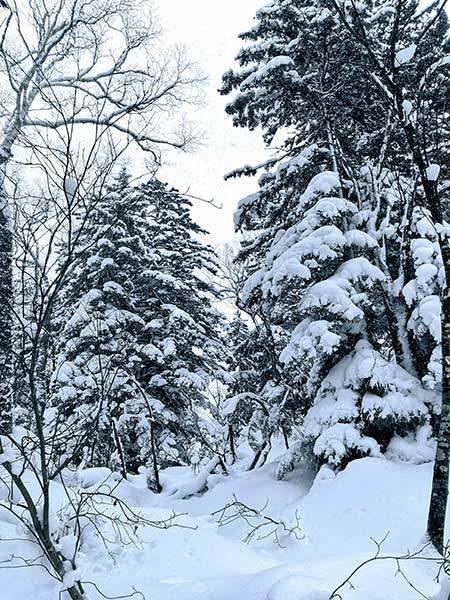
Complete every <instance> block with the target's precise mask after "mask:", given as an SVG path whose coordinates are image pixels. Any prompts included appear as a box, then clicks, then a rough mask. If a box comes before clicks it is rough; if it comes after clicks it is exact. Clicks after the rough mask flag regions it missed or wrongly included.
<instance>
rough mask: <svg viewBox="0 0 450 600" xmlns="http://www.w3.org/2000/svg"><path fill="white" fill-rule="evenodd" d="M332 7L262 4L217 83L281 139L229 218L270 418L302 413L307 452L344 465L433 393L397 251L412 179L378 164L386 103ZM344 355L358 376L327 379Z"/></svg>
mask: <svg viewBox="0 0 450 600" xmlns="http://www.w3.org/2000/svg"><path fill="white" fill-rule="evenodd" d="M329 4H330V3H328V2H324V1H320V0H317V1H313V0H311V1H304V0H290V1H281V0H280V1H278V0H274V1H273V2H272V3H270V4H269V5H268V6H266V7H265V8H263V9H261V10H260V11H258V13H257V25H256V26H255V27H253V28H252V29H251V30H250V31H249V32H247V33H245V34H243V35H242V36H241V37H242V38H243V39H245V40H248V41H249V42H250V44H249V46H247V47H246V48H244V49H243V50H242V51H241V52H240V53H239V55H238V60H239V62H240V65H241V70H240V71H238V72H229V73H227V74H226V75H225V76H224V86H223V93H230V92H231V91H232V90H233V89H237V96H236V97H235V98H234V99H233V100H232V102H231V103H230V104H229V105H228V107H227V112H229V113H230V114H232V115H233V118H234V122H235V124H236V125H239V126H245V127H249V128H250V129H254V128H256V127H257V126H259V127H261V128H262V129H263V132H264V137H265V140H266V142H268V143H270V142H271V141H272V140H273V138H274V137H275V136H278V137H280V136H282V138H281V139H282V142H283V143H282V152H281V153H279V154H278V155H275V156H274V158H272V159H270V160H269V161H268V162H267V163H266V165H264V166H265V168H266V171H267V172H266V173H265V174H263V175H262V176H261V177H260V180H259V191H258V192H257V193H256V194H253V195H252V196H250V197H248V198H246V199H244V200H243V201H241V203H240V205H239V208H238V212H237V216H236V223H237V226H238V228H242V229H244V230H246V231H250V232H255V235H254V239H253V240H252V241H251V242H250V243H249V244H247V245H245V246H243V248H242V256H245V257H246V258H247V259H249V260H250V264H251V265H252V268H251V271H252V272H251V275H250V277H249V279H248V281H247V283H246V285H245V287H244V293H243V300H244V302H245V304H246V306H247V307H248V309H249V310H252V311H254V312H255V313H256V314H258V316H259V317H260V318H261V320H262V321H263V322H264V323H266V324H267V326H268V329H269V330H270V332H271V334H272V339H273V340H274V351H275V353H276V355H277V360H276V362H277V366H276V369H274V370H273V373H274V374H276V378H277V383H278V382H280V383H281V385H282V387H283V392H282V393H281V394H278V399H277V404H278V414H279V416H280V415H282V414H284V415H285V418H287V420H288V421H289V422H297V423H298V424H301V423H302V419H303V417H305V430H304V436H303V437H304V444H305V448H304V451H305V452H307V453H308V454H309V455H311V454H312V455H313V456H315V457H316V459H318V460H319V461H328V462H330V463H332V464H334V465H336V466H342V465H344V464H345V463H346V462H347V461H348V460H350V459H351V458H354V457H357V456H362V455H365V454H376V453H378V452H380V450H386V449H387V447H388V445H389V442H390V440H391V439H392V438H393V436H395V435H396V434H399V435H402V434H405V433H407V432H408V431H416V429H417V428H418V427H420V426H422V425H424V424H426V423H428V422H429V420H430V415H431V414H432V412H433V411H434V409H435V408H436V406H435V405H436V398H435V396H434V394H431V393H429V392H427V391H426V390H424V389H423V388H422V385H421V382H420V381H419V379H417V377H416V370H415V366H414V364H413V361H412V358H411V350H410V348H409V347H408V342H409V341H410V340H409V339H408V336H406V340H407V341H406V342H405V335H404V334H405V332H406V327H407V322H408V318H407V317H408V315H407V312H408V311H410V310H411V307H410V306H407V305H406V302H405V297H404V296H403V295H402V294H401V290H402V287H401V285H400V283H401V278H402V276H403V273H402V272H401V269H400V265H399V261H398V254H399V252H398V251H399V249H400V247H401V244H402V239H401V235H400V228H401V225H402V224H403V226H404V216H405V210H406V211H407V209H408V208H409V207H410V206H411V202H410V195H411V194H412V193H413V191H412V190H413V186H412V185H410V184H409V179H408V178H407V175H409V173H408V172H407V170H403V171H402V170H401V169H397V170H393V169H386V167H385V166H384V156H385V155H384V151H385V146H386V143H387V139H386V125H387V124H388V119H389V111H386V105H385V102H384V98H383V97H382V96H380V94H379V91H378V89H377V84H376V81H374V80H371V79H370V78H369V79H368V78H367V76H366V74H364V77H361V76H360V75H358V72H359V71H360V70H361V69H363V68H364V66H365V60H366V57H365V56H364V55H362V53H361V51H360V49H359V48H358V47H357V43H356V41H355V40H354V39H353V38H352V36H348V35H347V34H346V32H345V28H344V27H343V26H342V24H341V23H340V22H339V19H338V18H336V13H335V11H333V10H330V9H329ZM399 154H401V153H400V152H397V155H399ZM391 165H392V167H394V166H395V164H394V161H391ZM255 172H256V169H252V168H248V167H246V168H244V169H242V170H238V171H236V172H235V175H241V174H253V173H255ZM403 172H405V175H403V174H402V173H403ZM402 177H403V179H402ZM405 183H406V189H405V185H404V184H405ZM408 186H409V187H408ZM405 196H406V197H407V198H406V200H405ZM413 310H414V309H413ZM393 311H394V312H393ZM397 313H402V314H400V318H398V319H396V318H394V319H393V316H394V314H397ZM387 332H388V333H390V334H391V335H387ZM410 337H411V339H414V336H410ZM370 357H371V359H372V363H373V366H374V369H375V372H376V373H377V375H373V377H372V375H371V372H370V370H368V369H367V364H368V361H369V362H370ZM342 361H343V362H342ZM395 361H397V362H398V363H399V365H394V364H392V368H390V369H387V368H383V367H384V366H385V365H390V364H391V363H395ZM337 364H338V365H340V367H339V368H338V367H336V366H335V365H337ZM347 364H351V365H352V368H353V370H354V371H355V372H356V373H357V375H355V376H354V377H349V378H348V379H346V380H345V382H340V384H342V385H341V387H339V386H336V385H335V384H334V383H333V382H334V380H335V378H336V375H335V373H336V371H335V369H337V370H338V371H340V370H342V369H343V368H344V366H345V365H347ZM364 365H365V366H364ZM378 365H380V368H379V369H378ZM400 365H403V367H401V366H400ZM394 367H395V368H394ZM402 368H404V369H406V370H405V371H404V379H405V381H408V382H409V383H408V385H407V386H406V387H405V385H403V384H402V383H401V380H402V377H401V376H400V375H399V374H400V373H403V371H401V369H402ZM398 369H400V371H399V370H398ZM383 373H384V374H385V379H382V374H383ZM380 378H381V379H380ZM341 388H342V389H341ZM413 388H414V390H415V393H414V394H412V393H411V389H413ZM394 398H395V401H394ZM311 450H312V452H311Z"/></svg>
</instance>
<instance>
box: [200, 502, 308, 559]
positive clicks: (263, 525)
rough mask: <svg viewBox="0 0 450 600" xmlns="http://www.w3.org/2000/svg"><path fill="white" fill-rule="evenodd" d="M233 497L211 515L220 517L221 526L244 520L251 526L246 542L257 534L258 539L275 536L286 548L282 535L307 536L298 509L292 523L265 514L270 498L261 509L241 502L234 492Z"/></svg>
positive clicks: (276, 540) (297, 538) (279, 543)
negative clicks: (302, 531) (281, 539)
mask: <svg viewBox="0 0 450 600" xmlns="http://www.w3.org/2000/svg"><path fill="white" fill-rule="evenodd" d="M233 498H234V501H233V502H229V503H228V504H226V505H225V506H224V507H223V508H221V509H220V510H216V511H215V512H213V513H211V515H212V516H213V517H218V519H217V522H218V524H219V526H220V527H223V526H225V525H229V524H230V523H234V522H235V521H238V520H239V519H242V520H244V521H245V522H246V523H247V525H248V526H249V528H250V529H249V531H248V533H247V535H246V536H245V538H244V540H243V541H244V542H245V543H246V544H249V543H250V542H251V540H252V539H253V538H255V536H257V537H256V539H257V540H263V539H266V538H269V537H272V536H273V538H274V540H273V541H274V543H276V544H278V546H280V548H285V546H283V545H282V544H281V541H280V538H282V537H286V538H287V537H289V536H291V535H292V536H294V537H295V539H296V540H298V541H300V540H302V539H304V537H305V536H304V535H303V534H302V533H301V529H300V518H299V516H298V513H297V511H295V523H294V524H293V525H290V524H289V523H287V522H286V521H284V520H283V519H278V520H277V519H274V518H273V517H270V516H268V515H266V514H264V510H265V509H266V508H267V505H268V502H269V501H268V500H267V501H266V503H265V505H264V506H263V507H262V509H261V510H257V509H255V508H251V507H250V506H247V505H246V504H244V503H243V502H240V501H239V500H238V499H237V498H236V496H235V495H234V494H233Z"/></svg>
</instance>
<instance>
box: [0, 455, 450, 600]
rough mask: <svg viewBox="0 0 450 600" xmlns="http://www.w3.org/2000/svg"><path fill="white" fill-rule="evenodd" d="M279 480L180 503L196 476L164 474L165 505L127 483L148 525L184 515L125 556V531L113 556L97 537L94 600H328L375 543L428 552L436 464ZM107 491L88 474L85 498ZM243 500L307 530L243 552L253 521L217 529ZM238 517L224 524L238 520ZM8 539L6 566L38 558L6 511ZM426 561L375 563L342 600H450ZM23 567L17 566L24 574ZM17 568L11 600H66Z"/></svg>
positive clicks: (36, 571)
mask: <svg viewBox="0 0 450 600" xmlns="http://www.w3.org/2000/svg"><path fill="white" fill-rule="evenodd" d="M275 470H276V460H275V459H274V458H272V462H270V463H269V464H267V465H266V466H265V467H263V468H262V469H260V470H258V471H256V472H251V473H248V472H239V471H236V473H235V474H232V475H231V476H229V477H227V478H225V477H222V476H211V477H210V479H209V482H208V483H209V486H210V490H209V491H208V492H206V493H205V494H204V495H202V496H195V497H191V498H189V499H186V500H181V499H177V498H175V495H176V494H174V491H175V490H177V489H178V488H179V487H180V486H181V485H183V484H184V483H186V482H188V481H189V479H191V478H192V477H193V474H192V472H191V471H190V470H189V469H184V468H177V469H169V470H168V471H166V472H164V473H163V477H162V479H163V483H164V489H165V491H164V493H163V494H162V495H159V496H157V495H154V494H152V493H150V492H149V491H147V490H146V489H145V481H144V476H137V477H134V478H132V480H131V481H124V482H121V483H119V484H118V486H117V488H116V490H115V494H116V496H118V497H119V498H121V499H123V500H124V501H126V502H127V503H128V504H129V505H130V506H133V507H134V509H135V510H136V512H139V514H141V515H142V516H143V517H145V518H147V519H151V520H164V519H167V518H170V517H171V516H172V515H173V513H176V514H177V515H178V516H176V517H174V520H173V523H174V524H175V526H174V527H170V528H168V529H156V528H154V527H144V528H142V529H141V530H140V532H139V540H140V543H139V544H137V545H130V546H128V547H125V548H122V547H121V544H120V543H119V540H118V539H117V540H114V532H113V531H111V532H109V538H110V540H111V543H110V544H109V545H108V550H109V552H107V551H106V549H105V548H104V546H103V545H102V544H101V543H100V540H99V539H98V538H96V537H95V536H94V535H92V536H91V538H88V542H87V543H86V544H85V547H84V549H83V552H82V554H81V557H80V559H79V569H80V572H81V576H82V579H83V580H84V581H86V582H88V581H91V582H95V583H96V584H97V586H98V590H96V589H95V587H94V586H92V585H90V584H86V589H87V590H88V592H89V598H92V599H93V600H97V599H100V598H103V597H105V596H106V597H118V596H121V597H122V596H125V595H127V594H130V593H133V592H134V593H135V595H134V596H133V598H145V599H146V600H199V599H204V600H327V599H328V598H329V597H330V593H331V592H332V591H333V590H334V589H335V588H336V587H337V586H338V585H339V584H340V583H341V582H342V581H344V580H345V579H346V577H347V576H348V575H349V574H350V573H351V572H352V570H353V569H354V568H355V567H356V566H357V565H359V564H360V563H361V562H363V561H364V560H367V559H368V558H370V557H372V556H373V555H374V554H375V551H376V545H375V543H374V540H375V541H378V542H380V541H381V540H382V539H384V538H386V539H385V541H384V543H383V544H382V547H381V553H380V556H387V555H402V554H404V553H406V552H408V551H410V552H414V551H415V550H417V549H418V548H420V547H421V538H422V535H423V532H424V530H425V523H426V509H427V501H428V494H429V486H430V479H431V466H430V464H425V465H413V464H407V463H394V462H392V461H388V460H385V459H382V458H365V459H361V460H356V461H354V462H352V463H351V464H350V465H349V466H348V467H347V468H346V469H345V470H344V471H343V472H341V473H340V474H338V475H337V476H334V475H333V473H332V472H331V471H330V470H329V469H323V470H322V471H321V472H320V473H319V475H318V476H317V477H316V479H315V480H313V479H314V478H313V477H312V476H311V474H310V473H308V471H306V470H297V471H294V472H293V473H292V474H291V476H290V478H288V480H286V481H276V479H275ZM100 481H106V483H104V486H105V488H104V489H106V488H107V487H108V486H111V485H117V481H114V476H111V474H110V472H109V471H107V470H105V469H95V470H88V471H85V472H83V474H82V485H83V486H84V487H85V489H86V490H89V489H92V486H94V487H95V486H98V483H99V482H100ZM53 494H54V497H55V502H56V503H57V502H60V503H61V504H63V503H64V498H65V494H64V493H63V492H62V489H61V487H60V486H59V484H55V486H54V488H53ZM234 499H237V500H238V501H239V502H241V503H243V504H245V505H247V506H248V507H249V508H254V509H259V510H261V509H263V510H262V513H263V514H264V515H265V516H267V517H269V518H273V519H274V521H278V522H283V523H285V524H286V527H287V528H288V529H289V528H291V527H292V526H293V524H295V523H297V519H298V523H299V530H296V535H294V534H292V535H287V534H286V532H285V530H284V529H283V528H280V527H279V528H278V540H279V544H277V543H275V542H274V535H269V537H264V538H263V539H258V537H262V536H263V535H264V534H265V533H270V532H271V531H273V530H274V527H272V526H268V527H262V528H260V530H258V533H257V534H256V535H254V536H253V538H252V539H251V540H250V541H249V543H244V541H243V540H244V539H245V538H246V537H247V536H248V534H249V531H250V529H251V526H250V525H249V524H247V523H246V522H245V521H244V520H243V519H236V520H232V519H231V522H229V523H228V524H224V525H220V524H219V523H218V520H219V518H220V512H219V513H216V511H220V509H221V508H223V507H224V506H225V505H226V504H227V503H229V502H233V501H234ZM231 511H232V508H230V509H229V510H228V511H227V513H225V515H228V516H231V514H232V512H231ZM213 513H216V514H213ZM229 520H230V519H229ZM261 522H262V517H261V518H259V517H255V519H253V520H252V523H253V525H255V524H259V523H261ZM275 528H276V525H275ZM258 534H259V535H258ZM0 535H1V538H2V540H1V543H0V560H1V561H8V560H9V559H10V557H11V554H12V552H13V549H14V554H15V555H16V556H19V555H20V556H22V558H27V559H29V558H31V557H32V556H33V555H34V556H37V555H38V551H37V549H34V548H33V546H32V545H31V544H29V543H26V542H18V541H17V538H19V537H21V538H23V535H24V533H23V530H22V529H21V528H20V527H18V526H17V524H15V523H14V522H11V518H10V517H9V516H8V514H7V512H5V513H1V514H0ZM116 535H117V534H116ZM386 536H387V537H386ZM297 538H298V539H297ZM8 539H10V540H13V541H11V542H8V541H7V540H8ZM89 540H90V541H89ZM115 542H116V543H115ZM33 553H34V554H33ZM427 556H431V555H430V553H428V554H427V553H426V552H425V553H423V554H422V555H421V558H420V559H414V560H412V559H410V560H405V561H401V562H400V563H399V565H400V567H401V571H400V572H399V571H398V563H397V562H396V561H395V560H387V559H386V560H385V559H383V560H379V561H376V562H372V563H370V564H368V565H367V566H366V567H364V568H363V569H361V570H360V571H359V572H358V574H357V575H356V576H355V577H354V578H353V579H352V580H351V583H352V586H353V587H352V586H350V585H346V586H344V587H343V588H342V590H341V591H340V597H341V598H342V600H416V599H419V598H424V597H425V598H435V599H438V598H439V600H447V598H448V591H447V594H445V593H444V591H441V592H440V589H441V585H440V584H438V583H437V582H436V581H435V580H434V579H435V577H436V573H437V566H436V563H435V562H434V561H431V560H424V559H425V558H426V557H427ZM21 562H22V563H23V561H22V559H20V558H18V559H16V560H15V562H14V563H13V564H16V565H19V564H21ZM8 564H10V563H2V564H0V567H1V568H0V589H1V590H2V592H1V593H0V597H1V598H2V599H3V598H4V599H5V600H9V599H12V598H14V600H16V599H17V600H18V599H19V598H20V600H53V599H55V600H57V599H58V597H59V590H60V584H59V583H57V582H55V581H52V579H51V578H50V577H49V575H48V574H47V573H46V572H45V571H44V570H43V569H42V568H41V567H37V566H36V567H30V568H26V569H10V568H4V567H6V566H7V565H8ZM407 580H408V581H407ZM414 588H415V589H414ZM138 592H139V593H138ZM102 594H104V596H102ZM336 597H337V598H338V597H339V596H336Z"/></svg>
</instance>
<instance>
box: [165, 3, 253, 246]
mask: <svg viewBox="0 0 450 600" xmlns="http://www.w3.org/2000/svg"><path fill="white" fill-rule="evenodd" d="M155 4H156V6H157V8H158V12H159V17H160V21H161V25H162V27H163V28H164V29H165V31H166V34H165V37H166V39H167V40H168V41H169V42H172V43H173V42H177V43H180V44H182V45H184V46H186V47H187V48H189V50H190V54H191V56H192V58H193V59H195V60H196V61H197V62H198V63H199V64H200V66H201V68H202V70H203V71H204V72H206V73H207V74H208V76H209V83H208V87H207V98H206V101H207V106H206V107H205V108H202V109H199V110H197V111H196V112H195V114H194V115H192V116H193V118H194V119H195V121H196V123H197V124H198V125H199V127H200V128H201V129H203V130H205V131H206V135H207V140H206V142H205V143H206V146H205V147H204V148H202V149H200V150H199V151H197V152H195V153H194V154H191V155H188V156H186V155H180V154H178V153H177V154H176V155H175V156H172V157H171V161H172V162H173V163H175V164H173V166H170V167H166V168H164V169H163V171H162V174H161V178H163V179H165V180H167V181H168V183H170V184H171V185H174V186H176V187H177V188H179V189H180V190H181V191H186V190H187V189H188V188H190V193H191V194H194V195H197V196H200V197H202V198H214V199H215V201H216V202H217V203H218V204H223V208H222V210H220V211H219V210H216V209H214V208H211V207H209V206H207V205H206V204H203V203H196V204H195V207H194V217H195V219H196V220H197V222H198V223H199V224H200V225H202V226H203V227H205V228H206V229H208V230H209V231H210V232H211V236H212V239H211V241H212V242H214V243H220V242H222V241H224V240H228V239H230V238H232V236H233V212H234V210H235V208H236V205H237V202H238V200H239V199H240V198H242V197H244V196H246V195H247V194H250V193H251V192H253V191H255V189H256V181H255V180H253V181H252V180H251V179H248V178H246V179H239V180H237V181H234V180H233V181H229V182H224V180H223V176H224V174H225V173H227V172H229V171H231V170H232V169H233V168H235V167H239V166H243V165H244V164H248V163H251V164H253V163H257V162H258V161H260V160H261V159H262V158H263V156H264V152H263V144H262V141H261V139H260V136H259V134H258V133H256V132H254V133H251V132H249V131H247V130H242V129H237V128H235V127H233V126H232V122H231V118H230V117H228V116H227V115H226V114H225V112H224V107H225V104H226V103H227V101H228V100H227V99H226V98H223V97H221V96H220V95H219V94H218V93H217V89H218V88H219V87H220V82H221V77H222V74H223V73H224V72H225V71H226V70H228V69H229V68H230V67H231V66H233V58H234V56H235V55H236V53H237V51H238V50H239V48H240V47H241V41H240V40H239V39H238V38H237V36H238V34H239V33H241V32H242V31H245V30H246V29H248V28H249V27H251V26H252V20H253V17H254V15H255V12H256V10H257V9H258V8H261V6H263V5H264V0H226V1H224V2H223V1H219V0H155Z"/></svg>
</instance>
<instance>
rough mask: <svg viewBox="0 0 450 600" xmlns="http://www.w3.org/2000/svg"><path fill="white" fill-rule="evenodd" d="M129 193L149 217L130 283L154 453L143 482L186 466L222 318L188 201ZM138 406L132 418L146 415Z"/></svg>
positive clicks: (167, 193)
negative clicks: (140, 262) (137, 270)
mask: <svg viewBox="0 0 450 600" xmlns="http://www.w3.org/2000/svg"><path fill="white" fill-rule="evenodd" d="M135 194H136V196H137V197H138V198H139V201H140V202H143V203H144V204H146V205H147V207H148V214H149V216H150V221H149V225H148V236H149V238H148V239H149V242H150V243H151V247H150V248H151V249H150V252H149V253H148V257H147V266H146V269H144V270H142V272H141V274H140V277H139V279H138V281H137V286H138V288H139V303H138V310H139V315H140V316H141V317H142V318H143V319H144V321H145V327H144V329H143V330H141V333H140V336H139V341H140V343H141V349H140V353H139V356H140V361H141V362H140V369H139V375H138V376H137V379H138V381H139V384H140V387H141V389H142V390H143V391H144V394H143V396H142V400H144V396H145V401H146V402H147V403H148V405H149V406H150V407H151V414H152V423H153V425H152V430H151V431H149V430H148V429H147V433H150V434H151V439H150V440H149V442H147V445H150V446H151V447H152V449H153V452H152V456H151V460H150V464H151V469H150V478H153V479H155V478H156V477H157V476H156V472H157V470H158V468H159V467H165V466H168V465H172V464H186V463H188V462H189V459H190V454H191V451H192V448H193V447H194V446H195V441H196V440H198V439H199V438H201V437H202V431H201V426H200V425H199V420H200V418H199V412H201V410H202V409H205V408H206V407H207V391H208V385H209V383H210V381H211V379H212V378H215V377H216V376H220V373H221V371H222V367H221V366H220V365H221V360H223V348H222V343H221V341H220V336H221V334H220V327H221V316H220V313H219V312H218V310H217V309H216V308H215V307H214V299H215V296H216V293H215V290H214V288H213V286H212V285H211V284H210V283H209V281H211V277H210V276H208V275H211V274H212V273H213V272H214V271H215V260H216V259H215V256H214V253H213V251H212V249H211V248H210V247H209V246H207V245H205V244H203V243H202V242H201V241H200V240H199V236H202V235H204V234H205V232H204V231H203V230H202V229H201V228H200V227H199V226H198V225H197V224H196V223H194V222H193V220H192V218H191V216H190V207H191V204H190V202H189V200H188V199H186V198H184V197H183V196H181V195H180V194H179V193H178V192H176V191H175V190H170V189H168V188H167V187H166V185H164V184H162V183H161V182H159V181H156V180H151V181H149V182H147V183H145V184H143V185H141V186H140V187H139V188H138V189H137V190H136V192H135ZM137 407H138V405H135V407H134V413H135V416H134V419H139V412H140V411H141V410H143V411H144V412H145V410H146V409H145V406H142V407H140V408H137ZM152 485H153V484H152ZM154 487H155V486H154ZM156 487H158V486H157V485H156Z"/></svg>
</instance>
